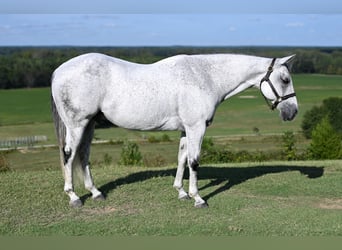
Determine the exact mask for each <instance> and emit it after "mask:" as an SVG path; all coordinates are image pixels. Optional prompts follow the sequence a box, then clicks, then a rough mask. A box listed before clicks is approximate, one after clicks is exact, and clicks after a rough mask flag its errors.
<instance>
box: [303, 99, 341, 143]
mask: <svg viewBox="0 0 342 250" xmlns="http://www.w3.org/2000/svg"><path fill="white" fill-rule="evenodd" d="M324 117H327V118H328V120H329V122H330V124H331V125H332V127H333V129H334V130H336V131H337V132H338V133H340V134H342V98H338V97H330V98H328V99H325V100H323V103H322V105H321V106H319V107H317V106H314V107H313V108H312V109H310V110H308V111H307V112H306V113H305V114H304V117H303V122H302V124H301V127H302V130H303V133H304V136H305V137H306V138H307V139H310V138H311V133H312V131H313V129H314V128H315V127H316V126H317V124H318V123H320V122H321V121H322V119H323V118H324Z"/></svg>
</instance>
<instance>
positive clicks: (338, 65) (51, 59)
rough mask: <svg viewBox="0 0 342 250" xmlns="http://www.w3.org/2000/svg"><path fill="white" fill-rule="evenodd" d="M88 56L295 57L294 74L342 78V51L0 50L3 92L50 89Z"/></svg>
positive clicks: (143, 59)
mask: <svg viewBox="0 0 342 250" xmlns="http://www.w3.org/2000/svg"><path fill="white" fill-rule="evenodd" d="M89 52H99V53H104V54H107V55H110V56H114V57H118V58H121V59H125V60H129V61H133V62H138V63H153V62H156V61H158V60H161V59H163V58H165V57H169V56H173V55H177V54H208V53H239V54H249V55H256V56H265V57H282V56H288V55H291V54H296V55H297V57H296V61H295V63H294V66H293V68H292V72H293V73H318V74H339V75H342V47H338V48H294V47H179V46H177V47H0V88H1V89H10V88H32V87H46V86H50V79H51V75H52V73H53V71H54V70H55V69H56V68H57V67H58V66H59V65H60V64H62V63H63V62H65V61H67V60H68V59H70V58H72V57H75V56H78V55H81V54H84V53H89Z"/></svg>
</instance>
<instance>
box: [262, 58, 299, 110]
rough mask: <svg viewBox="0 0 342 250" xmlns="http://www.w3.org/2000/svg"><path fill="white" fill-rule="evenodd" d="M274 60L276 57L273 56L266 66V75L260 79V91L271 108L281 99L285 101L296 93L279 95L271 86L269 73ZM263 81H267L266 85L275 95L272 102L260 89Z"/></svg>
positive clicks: (271, 70) (275, 106)
mask: <svg viewBox="0 0 342 250" xmlns="http://www.w3.org/2000/svg"><path fill="white" fill-rule="evenodd" d="M275 61H276V58H273V60H272V62H271V64H270V66H269V67H268V70H267V73H266V75H265V76H264V77H263V78H262V79H261V81H260V92H261V94H262V95H263V97H264V98H265V101H266V103H267V105H268V106H269V107H270V109H271V110H274V109H275V108H277V106H278V104H279V103H281V102H282V101H285V100H287V99H289V98H291V97H294V96H296V93H291V94H288V95H284V96H280V95H279V94H278V92H277V90H276V89H275V87H274V86H273V84H272V81H271V80H270V75H271V73H272V72H273V66H274V63H275ZM264 82H267V83H268V85H269V86H270V87H271V89H272V91H273V94H274V95H275V96H276V100H275V101H274V102H273V103H272V104H271V103H270V102H269V100H268V99H267V97H266V96H265V95H264V93H263V92H262V91H261V85H262V84H263V83H264Z"/></svg>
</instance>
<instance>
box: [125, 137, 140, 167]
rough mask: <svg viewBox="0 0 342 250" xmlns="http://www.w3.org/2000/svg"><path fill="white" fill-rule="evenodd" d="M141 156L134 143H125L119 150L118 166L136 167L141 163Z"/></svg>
mask: <svg viewBox="0 0 342 250" xmlns="http://www.w3.org/2000/svg"><path fill="white" fill-rule="evenodd" d="M141 160H142V156H141V153H140V151H139V146H138V144H137V143H135V142H129V141H126V142H125V143H124V144H123V146H122V150H121V155H120V160H119V164H120V165H125V166H126V165H138V164H140V163H141Z"/></svg>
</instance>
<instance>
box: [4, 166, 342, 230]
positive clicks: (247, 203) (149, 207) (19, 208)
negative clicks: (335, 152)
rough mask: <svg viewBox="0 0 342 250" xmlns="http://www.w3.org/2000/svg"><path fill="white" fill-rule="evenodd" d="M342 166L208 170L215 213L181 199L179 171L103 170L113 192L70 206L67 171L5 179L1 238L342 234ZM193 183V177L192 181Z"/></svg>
mask: <svg viewBox="0 0 342 250" xmlns="http://www.w3.org/2000/svg"><path fill="white" fill-rule="evenodd" d="M341 164H342V161H310V162H291V163H284V162H268V163H242V164H224V165H211V166H202V167H201V169H200V180H199V188H200V192H201V194H202V196H203V197H204V198H205V199H206V200H207V201H208V202H209V205H210V207H209V209H195V208H193V201H178V200H177V194H176V191H175V190H173V188H172V182H173V176H174V173H175V169H174V168H173V167H163V168H142V167H120V166H111V165H108V166H96V167H95V168H94V171H93V173H94V177H95V180H96V183H97V185H98V186H99V187H100V190H101V191H102V192H103V193H104V194H105V195H106V197H107V199H106V201H104V202H100V203H96V202H94V201H92V200H91V198H90V197H89V194H88V193H87V192H85V191H84V189H83V188H77V190H78V192H79V194H80V195H81V196H82V198H81V199H82V200H83V201H84V206H83V207H82V208H80V209H71V208H69V207H68V198H67V196H66V195H65V194H64V193H63V191H62V190H63V180H62V176H61V173H60V171H55V170H46V171H25V172H6V173H2V174H1V176H0V177H1V186H2V188H1V200H0V207H1V210H0V235H26V236H28V235H30V236H37V235H88V236H94V235H141V236H144V235H149V236H151V235H159V236H173V235H183V236H189V235H193V236H214V235H215V236H221V235H234V236H324V235H325V236H341V235H342V217H341V209H342V199H341V197H342V169H341ZM185 184H186V185H187V184H188V182H187V180H186V181H185Z"/></svg>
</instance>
